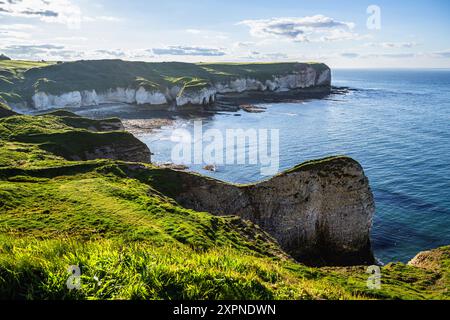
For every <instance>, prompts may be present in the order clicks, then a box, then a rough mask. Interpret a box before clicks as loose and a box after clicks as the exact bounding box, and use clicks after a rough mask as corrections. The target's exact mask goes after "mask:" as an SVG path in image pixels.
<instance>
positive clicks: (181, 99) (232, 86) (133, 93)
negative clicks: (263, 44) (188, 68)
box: [32, 67, 331, 110]
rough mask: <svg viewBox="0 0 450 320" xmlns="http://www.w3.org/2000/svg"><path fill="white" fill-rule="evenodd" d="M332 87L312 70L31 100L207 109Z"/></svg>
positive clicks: (43, 104) (51, 104) (42, 105)
mask: <svg viewBox="0 0 450 320" xmlns="http://www.w3.org/2000/svg"><path fill="white" fill-rule="evenodd" d="M330 84H331V73H330V70H329V69H327V70H324V71H322V72H317V71H316V70H315V69H314V68H312V67H307V68H306V69H305V70H303V71H301V72H298V73H294V74H289V75H286V76H274V77H273V78H272V79H271V80H265V81H261V80H257V79H251V78H246V79H244V78H241V79H234V80H231V81H229V82H227V83H216V84H213V85H211V86H209V87H204V88H201V89H198V90H195V89H190V90H183V89H182V88H180V87H179V86H174V87H171V88H166V89H165V90H164V91H165V92H161V91H156V90H154V91H147V90H146V89H145V88H143V87H139V88H137V89H132V88H115V89H108V90H106V91H103V92H97V91H96V90H84V91H72V92H66V93H63V94H60V95H53V94H50V93H46V92H36V93H35V94H34V95H33V97H32V102H33V107H34V108H35V109H37V110H46V109H54V108H64V107H75V108H76V107H85V106H93V105H101V104H108V103H128V104H137V105H146V104H147V105H165V104H173V105H174V106H185V105H209V104H212V103H214V102H215V100H216V95H217V94H218V93H222V94H223V93H242V92H249V91H259V92H265V91H267V92H285V91H289V90H293V89H303V88H312V87H318V86H329V85H330Z"/></svg>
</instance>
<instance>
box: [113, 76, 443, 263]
mask: <svg viewBox="0 0 450 320" xmlns="http://www.w3.org/2000/svg"><path fill="white" fill-rule="evenodd" d="M333 86H334V87H340V88H346V89H345V90H339V92H336V93H334V94H331V95H330V96H329V97H327V98H325V99H310V100H303V101H296V102H289V103H269V104H259V105H257V106H258V107H263V108H265V112H263V113H248V112H245V111H238V112H219V113H216V114H213V115H208V116H205V115H202V116H193V117H191V118H186V117H184V118H180V119H177V120H176V121H175V123H174V124H173V125H171V126H167V127H163V128H162V129H161V130H158V131H156V132H152V133H146V134H145V133H144V134H140V135H138V138H139V139H141V140H142V141H143V142H144V143H146V144H147V145H148V146H149V147H150V150H151V151H152V152H153V154H154V155H153V157H152V160H153V161H155V162H159V163H166V162H173V161H172V160H173V150H174V147H175V146H176V145H177V144H179V141H175V140H174V137H173V135H174V131H175V130H176V129H182V130H181V131H184V132H190V133H192V137H193V138H192V139H191V141H190V143H192V144H194V143H195V142H196V141H195V139H197V140H198V137H195V136H194V134H193V133H194V124H195V122H196V121H197V123H198V121H202V129H203V131H207V130H208V129H216V130H215V132H222V133H223V135H224V136H226V132H227V129H245V130H248V129H254V130H256V131H257V132H259V131H258V130H259V129H267V130H268V131H269V132H272V131H271V130H273V129H275V130H278V134H279V150H278V151H279V152H278V153H279V171H283V170H285V169H289V168H291V167H292V166H295V165H297V164H299V163H302V162H304V161H307V160H311V159H317V158H323V157H326V156H331V155H348V156H350V157H352V158H354V159H355V160H357V161H358V162H359V163H360V164H361V165H362V166H363V168H364V170H365V173H366V175H367V177H368V178H369V181H370V185H371V188H372V191H373V193H374V197H375V203H376V213H375V216H374V222H373V228H372V234H371V239H372V245H373V248H374V252H375V255H376V257H377V259H378V260H379V261H381V262H382V263H388V262H394V261H400V262H408V261H409V260H410V259H412V258H413V257H414V256H415V255H416V254H417V253H418V252H420V251H424V250H428V249H432V248H436V247H439V246H444V245H450V70H444V69H442V70H441V69H433V70H404V69H402V70H393V69H389V70H380V69H377V70H360V69H358V70H354V69H353V70H346V69H336V70H334V71H333ZM115 115H116V114H115ZM217 130H218V131H217ZM177 131H180V130H177ZM187 141H188V142H189V140H187ZM197 142H198V141H197ZM225 147H226V144H225V143H224V146H223V148H225ZM245 148H250V146H249V145H246V146H245ZM246 150H247V149H246ZM225 152H226V151H225V150H224V154H225ZM247 162H249V161H247ZM206 164H208V163H202V164H200V163H198V164H192V165H190V166H189V167H190V170H192V171H196V172H200V173H202V174H205V175H208V176H211V177H213V178H216V179H220V180H224V181H228V182H233V183H251V182H257V181H260V180H264V179H267V178H268V177H267V176H263V175H262V174H261V170H260V169H261V164H250V163H247V164H237V163H235V164H226V165H217V166H216V168H215V169H216V170H215V171H209V170H205V169H204V166H205V165H206Z"/></svg>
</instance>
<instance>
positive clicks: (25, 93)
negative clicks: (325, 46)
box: [0, 60, 328, 103]
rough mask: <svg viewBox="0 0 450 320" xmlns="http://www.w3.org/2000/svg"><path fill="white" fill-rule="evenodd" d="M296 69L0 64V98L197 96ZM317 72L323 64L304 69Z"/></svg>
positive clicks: (115, 62)
mask: <svg viewBox="0 0 450 320" xmlns="http://www.w3.org/2000/svg"><path fill="white" fill-rule="evenodd" d="M304 65H305V64H301V63H246V64H243V63H220V64H219V63H215V64H214V63H198V64H193V63H181V62H162V63H148V62H131V61H122V60H95V61H94V60H92V61H75V62H66V63H61V64H54V63H43V62H30V61H0V97H2V98H3V99H4V100H5V101H8V102H11V103H18V102H24V101H30V99H31V96H32V95H33V94H34V93H35V92H37V91H43V92H48V93H51V94H61V93H65V92H70V91H82V90H93V89H95V90H97V91H98V92H102V91H106V90H108V89H115V88H117V87H123V88H138V87H140V86H142V87H144V88H146V89H148V90H160V91H165V89H166V88H168V87H172V86H174V85H178V86H180V87H181V88H182V89H183V90H182V92H184V90H187V91H189V90H198V89H202V88H206V87H209V86H211V84H214V83H219V82H227V81H230V80H234V79H237V78H253V79H258V80H261V81H266V80H272V79H273V77H274V76H283V75H287V74H292V73H293V72H296V71H297V70H299V68H300V67H302V66H304ZM309 65H310V66H312V67H313V68H314V69H316V70H318V71H323V70H325V69H327V68H328V67H327V66H326V65H325V64H320V63H310V64H309Z"/></svg>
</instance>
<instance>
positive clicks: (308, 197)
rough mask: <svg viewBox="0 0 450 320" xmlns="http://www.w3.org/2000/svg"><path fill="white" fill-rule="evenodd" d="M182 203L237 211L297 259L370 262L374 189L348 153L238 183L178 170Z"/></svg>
mask: <svg viewBox="0 0 450 320" xmlns="http://www.w3.org/2000/svg"><path fill="white" fill-rule="evenodd" d="M173 175H174V176H173V177H172V179H173V181H174V183H176V184H177V186H178V188H179V190H180V191H179V193H177V194H176V195H174V198H175V199H176V200H177V201H178V202H179V203H180V204H182V205H183V206H185V207H187V208H192V209H195V210H197V211H207V212H210V213H213V214H217V215H238V216H240V217H242V218H244V219H248V220H251V221H252V222H254V223H256V224H257V225H259V226H260V227H261V228H263V229H264V230H265V231H267V232H268V233H269V234H271V235H272V236H273V237H274V238H275V239H277V240H278V242H279V244H280V245H281V247H282V248H283V249H284V250H285V251H286V252H288V253H289V254H290V255H292V256H293V257H294V258H295V259H297V260H298V261H301V262H303V263H307V264H312V265H355V264H371V263H374V258H373V255H372V251H371V246H370V229H371V225H372V217H373V214H374V211H375V206H374V200H373V195H372V192H371V189H370V187H369V183H368V179H367V178H366V176H365V175H364V171H363V169H362V168H361V166H360V165H359V164H358V163H357V162H356V161H354V160H352V159H350V158H346V157H336V158H329V159H324V160H321V161H314V162H309V163H305V164H303V165H301V166H299V167H297V168H294V169H293V170H291V171H288V172H285V173H283V174H281V175H278V176H276V177H274V178H272V179H270V180H268V181H264V182H261V183H258V184H254V185H248V186H236V185H231V184H226V183H223V182H220V181H217V180H213V179H208V178H205V177H202V176H197V175H192V174H188V173H183V172H178V173H174V174H173Z"/></svg>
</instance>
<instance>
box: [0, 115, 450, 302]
mask: <svg viewBox="0 0 450 320" xmlns="http://www.w3.org/2000/svg"><path fill="white" fill-rule="evenodd" d="M67 118H70V121H68V119H67ZM71 121H72V122H74V123H71ZM91 121H94V120H87V119H84V118H81V117H76V116H74V115H73V114H70V113H67V112H60V111H58V112H54V113H52V114H51V115H44V116H36V117H31V116H12V117H8V118H4V119H0V137H1V139H0V299H449V298H450V297H449V293H448V288H449V287H450V286H449V283H450V280H449V270H450V247H447V248H442V249H440V250H439V251H438V252H439V254H436V255H434V256H433V259H432V260H430V261H431V262H430V263H429V268H428V269H421V268H416V267H412V266H405V265H403V264H390V265H388V266H386V267H384V268H383V269H382V287H381V290H370V289H368V288H367V285H366V281H367V277H368V275H367V274H366V273H365V267H352V268H312V267H306V266H303V265H301V264H298V263H296V262H294V261H293V260H292V259H290V258H289V257H288V256H287V255H286V254H285V253H284V252H283V251H282V250H281V249H280V247H279V246H278V244H277V243H276V242H275V241H274V240H273V239H272V238H271V237H270V236H269V235H268V234H266V233H265V232H263V231H262V230H261V229H260V228H259V227H258V226H256V225H254V224H252V223H250V222H247V221H243V220H241V219H240V218H238V217H233V216H225V217H218V216H214V215H213V214H211V213H207V212H196V211H193V210H188V209H185V208H183V207H181V206H180V205H178V204H177V202H175V201H174V200H173V198H172V195H173V194H174V192H175V191H174V190H175V188H177V181H176V172H174V171H172V170H168V169H160V168H158V167H155V166H152V165H150V164H135V163H127V162H121V161H113V160H107V159H98V160H90V161H69V160H66V159H64V158H63V157H60V156H58V155H57V154H55V153H53V152H51V151H49V150H48V149H46V148H44V147H43V144H42V141H41V140H40V139H37V140H36V138H34V137H36V135H38V136H39V137H41V136H43V135H44V136H46V137H50V136H52V135H54V134H59V135H64V134H68V135H69V136H71V137H72V140H73V141H75V142H78V143H80V144H84V143H87V141H86V140H85V139H86V136H85V134H86V133H89V134H94V135H95V134H100V135H101V134H102V133H99V132H97V131H95V130H90V129H89V128H91V129H94V128H95V126H94V127H93V123H92V122H91ZM17 137H22V138H23V141H18V138H17ZM98 137H99V136H95V139H97V138H98ZM91 138H92V139H94V136H93V137H91ZM25 140H26V141H25ZM64 143H67V141H65V142H64ZM77 148H80V147H77ZM337 159H340V157H338V158H337ZM342 159H346V158H342ZM330 160H333V161H335V160H336V158H330ZM327 162H330V161H327V160H322V161H319V162H316V163H313V162H310V163H308V164H305V165H320V166H323V165H326V163H327ZM305 165H303V166H299V167H298V168H305ZM298 168H297V169H298ZM72 265H77V266H79V267H80V268H81V271H82V275H81V288H80V290H68V289H67V286H66V281H67V279H68V278H69V273H68V272H67V269H68V267H69V266H72Z"/></svg>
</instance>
